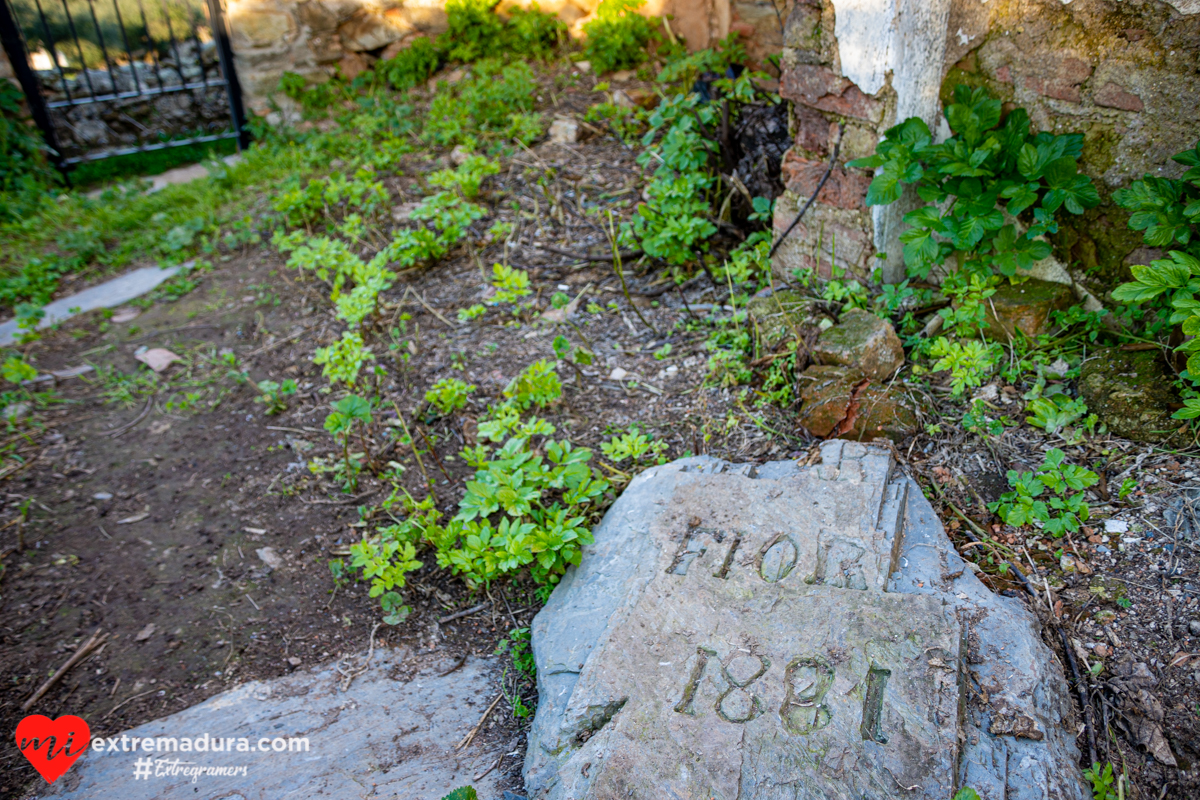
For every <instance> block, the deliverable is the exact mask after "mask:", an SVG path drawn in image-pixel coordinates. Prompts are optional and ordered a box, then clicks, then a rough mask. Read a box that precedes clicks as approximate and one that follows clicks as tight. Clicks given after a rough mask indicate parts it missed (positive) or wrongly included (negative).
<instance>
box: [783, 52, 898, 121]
mask: <svg viewBox="0 0 1200 800" xmlns="http://www.w3.org/2000/svg"><path fill="white" fill-rule="evenodd" d="M779 94H780V96H781V97H784V98H786V99H788V100H791V101H793V102H796V103H804V104H805V105H809V106H812V107H813V108H818V109H820V110H822V111H831V112H833V113H834V114H842V115H843V116H847V117H856V118H858V119H862V120H866V121H868V122H872V123H876V124H878V123H879V122H880V121H881V120H882V118H883V108H884V107H883V103H881V102H880V101H878V100H876V99H875V98H873V97H871V96H870V95H867V94H864V93H863V91H862V90H861V89H859V88H858V87H857V86H856V85H854V83H853V82H851V81H850V79H848V78H844V77H842V76H841V75H838V74H837V73H836V72H834V71H833V70H832V69H830V68H829V67H825V66H821V65H818V64H797V65H796V66H794V67H791V68H790V69H786V70H784V72H783V76H782V79H781V83H780V87H779Z"/></svg>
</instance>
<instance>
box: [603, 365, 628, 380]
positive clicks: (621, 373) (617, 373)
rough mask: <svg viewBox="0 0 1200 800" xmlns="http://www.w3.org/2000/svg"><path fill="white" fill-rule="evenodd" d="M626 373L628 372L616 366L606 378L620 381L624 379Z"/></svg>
mask: <svg viewBox="0 0 1200 800" xmlns="http://www.w3.org/2000/svg"><path fill="white" fill-rule="evenodd" d="M628 374H629V373H628V372H626V371H625V370H623V369H621V368H620V367H616V368H615V369H614V370H613V371H612V372H610V373H609V375H608V379H609V380H610V381H621V380H625V376H626V375H628Z"/></svg>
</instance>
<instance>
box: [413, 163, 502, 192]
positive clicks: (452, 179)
mask: <svg viewBox="0 0 1200 800" xmlns="http://www.w3.org/2000/svg"><path fill="white" fill-rule="evenodd" d="M498 172H500V165H499V164H498V163H497V162H495V161H492V160H491V159H490V158H487V157H486V156H481V155H470V156H467V158H466V159H465V160H464V161H463V163H462V164H460V165H459V166H458V168H457V169H453V170H449V169H440V170H438V171H437V172H435V173H433V174H432V175H430V176H429V183H430V184H431V185H433V186H437V187H439V188H442V189H458V190H459V191H461V192H462V195H463V197H464V198H466V199H467V200H474V199H475V198H476V197H478V196H479V187H480V186H481V185H482V184H483V179H484V178H486V177H487V176H488V175H495V174H497V173H498Z"/></svg>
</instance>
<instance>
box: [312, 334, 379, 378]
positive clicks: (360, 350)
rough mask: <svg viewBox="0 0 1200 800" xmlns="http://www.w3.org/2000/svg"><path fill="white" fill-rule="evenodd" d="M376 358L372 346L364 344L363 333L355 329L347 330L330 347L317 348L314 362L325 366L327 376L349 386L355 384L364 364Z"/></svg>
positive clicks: (324, 371) (324, 370) (323, 370)
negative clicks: (372, 352) (354, 330)
mask: <svg viewBox="0 0 1200 800" xmlns="http://www.w3.org/2000/svg"><path fill="white" fill-rule="evenodd" d="M374 360H375V356H374V355H372V354H371V350H370V348H368V347H364V346H363V338H362V334H359V333H355V332H353V331H346V332H345V333H343V334H342V338H341V339H339V340H338V341H336V342H334V343H333V344H331V345H329V346H328V347H320V348H317V352H316V354H315V355H314V356H313V363H314V364H318V365H320V366H322V367H323V369H322V372H323V374H324V375H325V377H326V378H328V379H329V380H330V381H334V382H337V381H340V382H342V383H344V384H346V385H347V386H353V385H354V384H355V382H356V381H357V380H358V373H359V370H361V369H362V366H363V364H365V363H366V362H367V361H374Z"/></svg>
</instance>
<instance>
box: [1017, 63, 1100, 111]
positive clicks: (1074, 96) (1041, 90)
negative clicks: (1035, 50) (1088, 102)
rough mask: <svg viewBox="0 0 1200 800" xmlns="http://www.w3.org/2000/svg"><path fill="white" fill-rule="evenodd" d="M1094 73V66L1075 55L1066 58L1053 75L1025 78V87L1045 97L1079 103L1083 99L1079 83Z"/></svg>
mask: <svg viewBox="0 0 1200 800" xmlns="http://www.w3.org/2000/svg"><path fill="white" fill-rule="evenodd" d="M1091 75H1092V67H1091V65H1090V64H1088V63H1087V62H1084V61H1081V60H1079V59H1078V58H1075V57H1074V56H1068V57H1066V58H1064V59H1063V60H1062V61H1061V62H1059V64H1058V68H1057V69H1055V70H1054V74H1053V75H1049V76H1045V75H1030V76H1028V77H1026V78H1025V88H1027V89H1031V90H1032V91H1035V92H1037V93H1038V94H1040V95H1043V96H1045V97H1051V98H1054V99H1055V100H1065V101H1066V102H1068V103H1078V102H1081V101H1082V100H1083V96H1082V95H1081V94H1080V91H1079V84H1081V83H1083V82H1084V81H1086V80H1087V79H1088V78H1090V77H1091Z"/></svg>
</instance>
